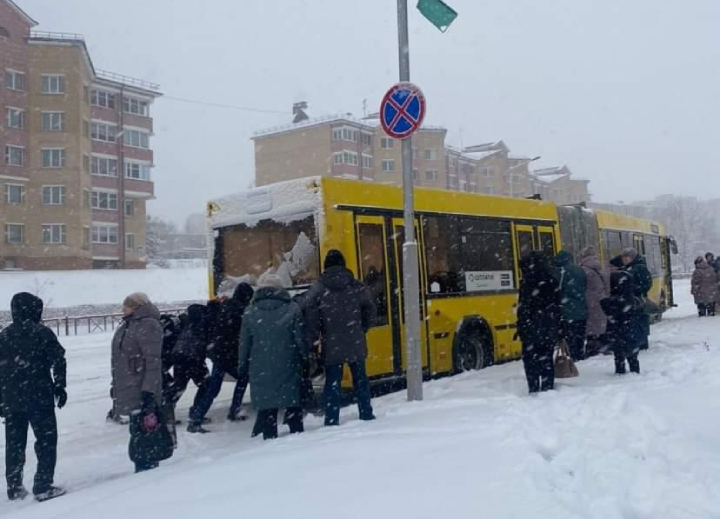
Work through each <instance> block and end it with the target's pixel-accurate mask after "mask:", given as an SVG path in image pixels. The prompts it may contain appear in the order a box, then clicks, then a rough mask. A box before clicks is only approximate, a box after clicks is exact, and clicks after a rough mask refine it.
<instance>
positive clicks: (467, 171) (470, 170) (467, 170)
mask: <svg viewBox="0 0 720 519" xmlns="http://www.w3.org/2000/svg"><path fill="white" fill-rule="evenodd" d="M460 171H462V173H463V175H474V174H475V166H473V165H472V164H463V165H461V166H460Z"/></svg>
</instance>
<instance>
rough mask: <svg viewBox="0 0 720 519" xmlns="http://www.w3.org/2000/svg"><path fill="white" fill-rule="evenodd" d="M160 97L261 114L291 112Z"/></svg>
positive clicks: (165, 97)
mask: <svg viewBox="0 0 720 519" xmlns="http://www.w3.org/2000/svg"><path fill="white" fill-rule="evenodd" d="M160 99H169V100H171V101H179V102H181V103H189V104H193V105H201V106H210V107H213V108H227V109H230V110H241V111H244V112H256V113H261V114H282V115H288V114H289V112H288V111H287V110H286V111H281V110H265V109H262V108H252V107H249V106H237V105H226V104H221V103H211V102H208V101H198V100H196V99H186V98H183V97H174V96H168V95H164V96H162V97H161V98H160Z"/></svg>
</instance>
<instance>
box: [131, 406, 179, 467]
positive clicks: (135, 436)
mask: <svg viewBox="0 0 720 519" xmlns="http://www.w3.org/2000/svg"><path fill="white" fill-rule="evenodd" d="M155 415H156V416H157V426H156V427H155V428H154V429H153V430H151V431H146V430H144V429H143V427H142V422H143V420H144V418H145V416H146V415H145V414H144V413H138V414H136V415H134V416H132V417H131V419H130V445H129V447H128V454H129V456H130V460H131V461H132V462H133V463H138V464H152V463H157V462H160V461H164V460H167V459H170V458H172V455H173V453H174V452H175V442H174V440H173V437H172V434H171V433H170V430H169V429H168V426H167V423H166V420H165V417H164V415H163V413H162V412H161V411H160V409H155Z"/></svg>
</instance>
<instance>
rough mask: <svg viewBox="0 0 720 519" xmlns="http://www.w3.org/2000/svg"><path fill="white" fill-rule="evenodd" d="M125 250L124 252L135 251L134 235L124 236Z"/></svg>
mask: <svg viewBox="0 0 720 519" xmlns="http://www.w3.org/2000/svg"><path fill="white" fill-rule="evenodd" d="M125 250H126V251H134V250H135V235H134V234H126V235H125Z"/></svg>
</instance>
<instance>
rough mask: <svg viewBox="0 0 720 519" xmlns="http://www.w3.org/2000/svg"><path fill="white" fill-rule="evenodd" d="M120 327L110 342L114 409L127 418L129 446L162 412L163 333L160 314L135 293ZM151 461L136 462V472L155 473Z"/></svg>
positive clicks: (125, 304)
mask: <svg viewBox="0 0 720 519" xmlns="http://www.w3.org/2000/svg"><path fill="white" fill-rule="evenodd" d="M123 313H124V314H125V316H124V317H123V322H122V324H121V325H120V326H119V327H118V328H117V330H115V335H114V336H113V340H112V359H111V372H112V395H113V405H114V407H115V409H116V411H117V412H118V413H119V414H121V415H128V416H130V443H131V445H132V443H133V440H134V439H136V438H137V437H139V436H141V435H142V433H143V431H144V428H145V423H146V421H147V422H152V421H153V420H154V421H155V423H157V421H158V420H157V418H158V416H157V415H158V412H160V410H161V409H162V404H163V402H162V400H163V395H162V393H163V389H162V382H163V381H162V345H163V330H162V325H161V324H160V311H159V310H158V309H157V307H156V306H155V305H153V304H152V303H151V302H150V298H148V296H147V295H146V294H143V293H141V292H136V293H133V294H130V295H129V296H127V297H126V298H125V300H124V301H123ZM157 466H158V462H157V461H155V460H151V459H146V460H142V461H135V472H143V471H145V470H150V469H154V468H156V467H157Z"/></svg>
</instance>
